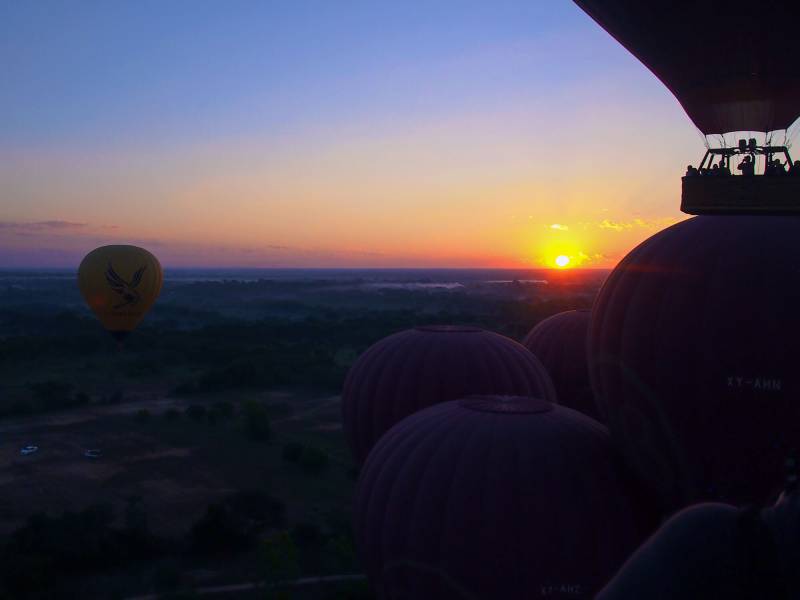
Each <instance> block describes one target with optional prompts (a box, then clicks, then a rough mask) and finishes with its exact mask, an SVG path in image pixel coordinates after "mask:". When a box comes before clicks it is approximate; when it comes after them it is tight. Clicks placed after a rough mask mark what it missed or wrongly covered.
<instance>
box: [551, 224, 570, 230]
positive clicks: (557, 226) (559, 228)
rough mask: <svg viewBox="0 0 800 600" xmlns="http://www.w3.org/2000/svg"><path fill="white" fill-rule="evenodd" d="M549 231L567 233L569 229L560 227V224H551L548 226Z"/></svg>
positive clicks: (564, 226)
mask: <svg viewBox="0 0 800 600" xmlns="http://www.w3.org/2000/svg"><path fill="white" fill-rule="evenodd" d="M550 229H556V230H558V231H569V227H568V226H567V225H561V224H560V223H553V224H552V225H550Z"/></svg>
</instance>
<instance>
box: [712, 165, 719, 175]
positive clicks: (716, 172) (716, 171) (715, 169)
mask: <svg viewBox="0 0 800 600" xmlns="http://www.w3.org/2000/svg"><path fill="white" fill-rule="evenodd" d="M711 174H712V175H715V176H716V175H719V165H712V166H711Z"/></svg>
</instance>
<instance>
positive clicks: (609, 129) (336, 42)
mask: <svg viewBox="0 0 800 600" xmlns="http://www.w3.org/2000/svg"><path fill="white" fill-rule="evenodd" d="M0 55H2V56H3V57H4V60H3V61H2V62H1V63H0V80H2V81H3V82H4V85H3V86H2V88H0V181H3V183H2V184H0V223H5V226H4V227H0V249H5V250H6V253H7V254H8V255H13V256H14V257H15V258H14V260H15V261H16V262H17V263H20V264H22V263H24V264H29V263H30V264H33V263H37V264H38V262H41V261H43V260H52V257H53V256H54V255H57V256H60V257H62V258H63V260H64V261H66V263H65V264H72V262H75V261H77V260H79V258H80V256H79V255H80V254H81V253H82V252H84V251H88V250H90V249H91V245H92V244H99V243H106V242H111V241H119V240H121V239H126V240H129V241H132V242H134V243H141V244H145V243H149V244H151V245H152V244H155V245H158V246H159V247H160V248H162V253H163V255H164V256H166V257H167V259H166V262H167V263H170V262H171V261H172V262H174V263H175V264H188V262H191V260H198V261H201V262H202V261H203V260H211V259H213V258H214V257H215V256H219V251H220V248H223V247H224V248H225V249H226V250H225V251H226V252H228V254H226V256H227V258H226V259H225V260H226V261H228V262H229V263H230V264H231V265H233V264H237V265H238V264H244V263H247V264H248V265H249V264H253V265H254V266H295V265H302V266H320V265H322V266H324V265H328V264H330V265H331V266H347V265H353V266H364V265H365V264H368V265H369V266H414V265H421V264H428V261H429V260H434V261H439V262H438V263H436V264H442V265H443V266H447V265H459V266H468V265H472V264H474V265H475V266H487V265H498V264H509V265H511V264H513V265H514V266H519V265H523V264H527V262H526V261H533V263H536V261H537V260H539V259H537V258H536V257H535V254H536V252H538V251H534V250H533V249H532V248H533V246H535V245H536V244H534V243H533V242H531V243H530V244H529V243H528V242H527V241H525V240H526V239H528V238H532V237H533V238H535V237H536V236H538V235H539V234H540V233H542V232H544V233H543V234H546V235H548V236H550V235H553V234H552V230H549V231H544V229H546V228H547V227H549V224H550V223H549V222H550V221H553V220H558V222H561V221H568V220H570V219H571V220H572V221H573V222H574V223H576V224H577V223H579V222H581V223H587V222H602V219H600V217H608V218H612V217H613V220H614V221H613V222H634V221H632V220H631V219H639V220H640V221H642V222H646V223H656V222H657V223H661V224H664V223H668V222H672V221H674V220H676V219H677V218H680V213H679V212H678V211H677V204H678V199H677V198H676V190H677V189H678V188H677V184H678V183H679V179H678V178H679V176H680V174H681V172H682V169H683V168H684V167H685V164H686V163H687V162H692V161H696V159H697V158H699V156H700V155H701V153H702V150H703V148H702V142H701V139H700V137H699V136H698V135H697V134H696V132H695V130H694V128H693V126H692V125H691V123H690V122H689V121H688V119H687V118H686V116H685V115H684V114H683V111H682V110H681V108H680V107H679V105H678V104H677V102H676V101H675V100H674V99H673V98H672V96H671V95H670V94H669V93H668V92H667V91H666V90H665V89H664V88H663V86H662V85H661V84H660V82H658V81H657V80H656V79H655V78H654V77H653V76H652V75H651V74H650V73H649V72H648V71H647V70H646V69H645V68H644V67H643V66H641V65H640V64H639V63H638V62H637V61H636V60H635V59H634V58H633V57H631V56H630V55H629V54H628V53H627V52H626V51H625V50H624V49H622V48H621V47H619V45H618V44H617V43H616V42H615V41H614V40H613V39H611V38H610V36H608V35H607V34H606V33H605V32H604V31H602V30H601V29H600V28H599V27H598V26H597V25H596V24H595V23H594V22H592V21H591V20H590V19H589V18H588V17H587V16H585V15H584V14H583V13H582V12H581V11H580V10H579V9H578V8H577V7H576V6H575V5H573V4H572V3H571V2H566V1H563V2H532V1H514V2H493V3H487V2H464V1H461V2H406V3H389V2H374V1H373V2H338V3H333V2H302V1H295V2H177V1H176V2H115V3H109V2H72V3H67V2H40V3H25V2H17V3H13V2H7V3H5V4H4V5H3V6H2V7H0ZM652 144H658V147H659V150H658V152H659V153H658V155H656V154H654V153H652V152H650V151H647V152H644V151H642V148H644V147H645V145H652ZM572 174H576V175H578V177H574V178H565V177H564V176H566V175H572ZM589 176H593V177H594V178H595V179H594V180H593V181H586V180H585V179H586V178H587V177H589ZM568 179H569V180H568ZM572 179H574V181H573V180H572ZM649 188H655V189H656V191H655V193H649V192H647V190H648V189H649ZM589 189H597V198H596V199H591V200H587V199H586V197H585V196H586V194H587V190H589ZM542 190H546V193H542ZM612 196H613V197H616V198H618V200H619V201H618V202H616V203H614V202H611V201H610V200H609V198H611V197H612ZM579 197H580V198H579ZM578 198H579V199H578ZM221 204H224V205H225V206H226V207H227V208H228V211H227V213H223V212H222V210H221V208H220V205H221ZM609 204H611V206H609ZM459 207H465V209H467V208H468V209H469V211H470V213H469V215H467V214H466V213H463V212H462V213H460V214H459V216H458V217H457V218H454V216H453V211H454V210H458V208H459ZM554 207H556V208H559V207H560V208H563V210H561V211H560V212H559V210H554ZM602 210H606V212H609V211H610V213H609V214H605V215H604V214H601V212H600V211H602ZM158 211H160V212H158ZM522 213H525V218H528V219H529V220H530V221H532V223H531V224H530V225H531V229H530V230H526V231H523V230H521V229H520V230H519V231H516V233H515V234H514V236H510V237H509V239H512V238H513V239H514V240H515V241H514V242H513V244H512V243H510V242H509V244H505V243H501V244H498V240H500V239H501V238H502V237H503V236H502V231H503V230H504V228H506V229H507V228H508V227H511V226H512V220H515V219H518V218H521V217H519V215H520V214H522ZM611 213H613V214H611ZM154 215H157V216H154ZM598 219H599V220H598ZM55 221H59V222H67V223H79V224H81V225H82V228H81V230H80V231H78V230H75V231H73V232H72V233H71V234H69V235H68V234H67V232H66V230H65V229H64V228H63V227H62V228H60V229H59V230H58V232H57V233H58V235H55V233H56V232H52V231H49V229H48V228H47V227H38V226H37V227H33V229H34V230H35V232H32V231H31V224H35V223H46V222H55ZM535 227H539V228H540V229H541V231H539V230H537V229H535ZM576 227H577V225H576ZM26 228H27V229H26ZM631 229H632V231H639V229H638V228H635V227H634V228H631ZM443 230H446V231H445V234H444V235H442V233H441V232H442V231H443ZM612 231H613V230H612ZM626 231H627V230H626ZM11 232H16V233H11ZM22 233H24V234H25V235H21V234H22ZM604 233H605V232H604ZM649 233H651V228H650V226H648V227H647V228H643V229H642V230H641V231H639V234H640V235H639V237H637V236H636V235H634V234H633V233H631V232H629V234H627V235H626V236H619V235H618V236H616V237H615V238H613V239H612V238H608V239H606V240H605V241H601V240H600V239H599V238H598V239H597V240H595V239H592V241H591V244H593V245H595V246H597V247H596V248H591V249H590V248H585V249H583V250H581V252H582V253H584V254H585V255H587V256H595V255H597V256H601V257H603V258H602V259H600V260H599V263H603V266H608V264H610V263H612V262H613V261H615V260H617V259H618V258H619V257H620V256H621V255H622V254H624V250H625V248H627V247H629V246H630V245H631V244H633V243H635V242H636V241H638V240H639V238H641V237H642V236H645V237H646V235H649ZM14 235H16V236H17V237H13V236H14ZM409 236H418V239H419V242H420V243H419V244H418V248H411V249H408V248H406V247H405V246H404V244H403V240H408V239H409ZM515 236H516V237H515ZM525 236H528V238H526V237H525ZM601 237H602V236H601ZM22 238H25V240H24V241H21V239H22ZM576 243H577V242H576ZM36 244H39V246H40V247H41V248H45V247H46V248H48V249H49V250H50V253H49V254H47V255H46V256H48V257H50V258H43V256H44V255H42V254H41V253H38V254H37V252H36V251H35V250H36ZM276 247H281V248H291V249H295V250H296V252H294V251H293V250H292V251H282V252H281V253H279V254H276V253H275V248H276ZM293 252H294V253H293ZM365 256H370V257H380V258H370V259H369V261H372V262H368V263H365V262H364V261H365V260H367V259H366V258H364V257H365ZM374 261H377V262H374ZM599 263H598V265H599Z"/></svg>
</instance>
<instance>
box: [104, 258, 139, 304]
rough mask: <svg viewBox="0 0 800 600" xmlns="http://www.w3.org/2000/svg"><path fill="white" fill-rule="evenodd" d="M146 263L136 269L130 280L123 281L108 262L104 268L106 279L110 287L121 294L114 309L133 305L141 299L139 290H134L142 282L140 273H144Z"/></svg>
mask: <svg viewBox="0 0 800 600" xmlns="http://www.w3.org/2000/svg"><path fill="white" fill-rule="evenodd" d="M145 269H147V265H145V266H143V267H142V268H141V269H139V270H138V271H136V272H135V273H134V274H133V277H131V280H130V281H129V282H128V281H125V280H124V279H123V278H122V277H120V276H119V275H118V274H117V272H116V271H115V270H114V267H113V266H112V264H111V263H110V262H109V263H108V269H106V281H107V282H108V285H110V286H111V289H112V290H114V291H115V292H116V293H118V294H119V295H120V296H122V300H123V301H122V302H121V303H119V304H117V305H116V306H114V310H117V309H120V308H125V307H126V306H135V305H136V304H138V303H139V300H141V296H140V295H139V292H137V291H136V288H137V286H138V285H139V284H140V283H141V282H142V275H143V274H144V271H145Z"/></svg>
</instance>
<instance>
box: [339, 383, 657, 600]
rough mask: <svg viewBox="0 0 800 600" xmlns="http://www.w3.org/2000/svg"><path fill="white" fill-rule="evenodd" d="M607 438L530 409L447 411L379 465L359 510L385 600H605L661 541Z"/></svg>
mask: <svg viewBox="0 0 800 600" xmlns="http://www.w3.org/2000/svg"><path fill="white" fill-rule="evenodd" d="M630 486H631V481H630V479H629V478H628V477H627V475H626V473H625V471H624V470H621V469H620V467H619V464H618V463H617V462H616V461H615V459H614V455H613V452H612V446H611V442H610V439H609V436H608V433H607V431H606V429H605V428H604V427H603V426H602V425H600V424H599V423H597V422H596V421H594V420H593V419H591V418H589V417H587V416H585V415H582V414H580V413H578V412H577V411H574V410H571V409H569V408H566V407H562V406H558V405H554V404H552V403H550V402H547V401H544V400H540V399H537V398H529V397H507V396H506V397H504V396H488V397H487V396H478V397H469V398H465V399H461V400H454V401H450V402H445V403H441V404H437V405H435V406H432V407H429V408H427V409H425V410H422V411H420V412H417V413H415V414H414V415H412V416H410V417H407V418H406V419H403V420H402V421H400V422H399V423H398V424H397V425H395V426H394V427H393V428H392V429H390V430H389V431H388V432H387V433H386V434H385V435H384V436H383V437H382V438H381V440H380V441H379V442H378V443H377V444H376V446H375V447H374V448H373V450H372V452H370V454H369V457H368V458H367V461H366V463H365V464H364V467H363V468H362V471H361V476H360V478H359V481H358V485H357V490H356V499H355V507H354V509H355V519H354V531H355V537H356V544H357V547H358V551H359V554H360V556H361V559H362V564H363V566H364V568H365V570H366V572H367V574H368V576H369V579H370V581H371V583H372V585H373V587H374V588H375V590H376V591H377V592H378V595H379V597H381V598H393V599H396V600H405V599H409V600H411V599H419V598H436V599H438V600H451V599H452V600H456V599H458V600H466V599H469V600H472V599H480V600H484V599H487V598H503V599H504V600H515V599H519V600H523V599H524V600H530V599H532V598H593V597H594V593H596V592H597V591H598V589H599V588H600V587H601V586H602V585H603V584H604V583H605V582H606V581H607V580H608V579H609V578H610V577H611V575H612V574H613V573H615V572H616V570H617V569H618V568H619V567H620V566H621V565H622V563H623V561H624V560H625V559H626V558H627V557H628V556H629V554H631V553H632V552H633V551H634V550H635V548H636V547H637V546H638V545H639V543H640V542H641V541H642V540H643V539H644V537H645V536H646V535H647V534H649V533H650V531H652V529H653V522H652V520H651V518H650V512H649V510H648V509H647V505H646V504H645V503H643V502H641V497H640V496H638V494H637V493H636V489H635V488H633V487H630Z"/></svg>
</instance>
